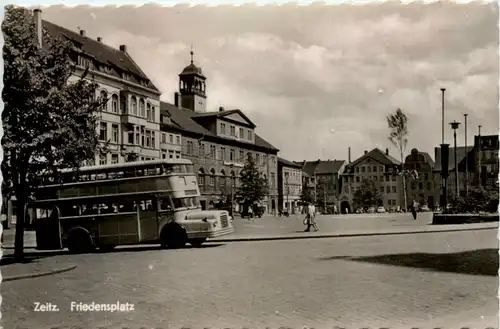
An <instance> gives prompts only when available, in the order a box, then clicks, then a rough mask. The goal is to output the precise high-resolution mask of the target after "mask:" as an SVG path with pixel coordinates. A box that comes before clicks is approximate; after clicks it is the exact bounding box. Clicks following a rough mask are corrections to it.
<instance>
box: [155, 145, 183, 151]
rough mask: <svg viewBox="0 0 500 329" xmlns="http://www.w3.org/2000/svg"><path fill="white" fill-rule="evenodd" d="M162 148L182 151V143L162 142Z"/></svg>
mask: <svg viewBox="0 0 500 329" xmlns="http://www.w3.org/2000/svg"><path fill="white" fill-rule="evenodd" d="M160 148H161V149H162V150H173V151H179V152H181V151H182V145H179V144H170V143H160Z"/></svg>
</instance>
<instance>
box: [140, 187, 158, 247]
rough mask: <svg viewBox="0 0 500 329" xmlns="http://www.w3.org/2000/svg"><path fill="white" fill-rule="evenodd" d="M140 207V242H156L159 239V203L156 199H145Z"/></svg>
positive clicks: (152, 197) (151, 197) (141, 201)
mask: <svg viewBox="0 0 500 329" xmlns="http://www.w3.org/2000/svg"><path fill="white" fill-rule="evenodd" d="M138 206H139V218H138V220H139V241H140V242H154V241H156V240H157V239H158V207H157V206H158V203H157V200H156V197H154V196H149V197H145V198H143V199H142V200H140V201H139V202H138Z"/></svg>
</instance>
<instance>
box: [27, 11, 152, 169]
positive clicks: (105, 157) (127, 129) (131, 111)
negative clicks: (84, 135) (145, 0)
mask: <svg viewBox="0 0 500 329" xmlns="http://www.w3.org/2000/svg"><path fill="white" fill-rule="evenodd" d="M33 18H34V20H35V25H36V27H37V33H38V34H39V35H42V31H43V30H45V31H47V32H48V33H49V35H50V36H51V37H52V38H61V37H63V38H65V39H66V40H69V41H70V42H71V43H72V45H73V47H74V49H75V51H74V53H72V54H71V59H72V61H73V62H74V64H75V65H76V67H75V72H74V75H73V76H71V77H70V78H69V81H68V82H69V83H72V82H75V81H77V80H78V79H80V78H81V76H82V75H83V73H84V72H85V70H86V69H87V68H88V76H89V77H90V78H91V79H93V81H94V82H96V83H97V84H98V85H99V88H98V90H97V91H96V97H103V98H106V99H107V103H106V104H104V106H103V107H102V110H101V111H100V112H99V113H98V115H99V122H98V124H97V127H96V130H97V134H98V135H99V139H100V140H101V141H102V142H103V143H104V142H108V145H109V151H108V152H107V153H103V154H96V158H95V161H90V163H89V164H93V163H95V164H111V163H123V162H126V161H134V160H143V161H144V160H153V159H159V158H160V94H161V93H160V91H159V90H158V89H157V88H156V87H155V86H154V85H153V83H152V82H151V80H150V79H149V78H148V77H147V76H146V75H145V74H144V72H142V70H141V69H140V67H139V66H138V65H137V64H136V63H135V62H134V61H133V59H132V58H131V57H130V55H129V54H128V53H127V46H126V45H121V46H120V47H119V49H115V48H113V47H111V46H108V45H106V44H105V43H104V41H103V39H102V38H100V37H97V38H96V39H95V40H94V39H92V38H90V37H88V36H87V35H86V32H85V30H80V31H79V33H76V32H74V31H71V30H68V29H66V28H64V27H61V26H59V25H56V24H53V23H51V22H48V21H45V20H43V19H42V14H41V10H39V9H37V10H34V11H33ZM39 40H40V41H41V42H42V46H43V47H46V46H47V43H46V42H44V41H43V38H42V37H39Z"/></svg>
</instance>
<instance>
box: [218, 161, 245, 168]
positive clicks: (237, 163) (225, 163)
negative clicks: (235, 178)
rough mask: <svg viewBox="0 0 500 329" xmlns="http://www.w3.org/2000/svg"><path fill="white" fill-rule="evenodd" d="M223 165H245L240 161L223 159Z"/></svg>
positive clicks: (239, 166) (240, 166) (241, 166)
mask: <svg viewBox="0 0 500 329" xmlns="http://www.w3.org/2000/svg"><path fill="white" fill-rule="evenodd" d="M223 163H224V166H228V167H231V166H233V167H236V168H243V167H244V166H245V165H244V164H243V163H241V162H236V161H224V162H223Z"/></svg>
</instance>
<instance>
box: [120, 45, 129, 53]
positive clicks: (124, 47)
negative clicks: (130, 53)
mask: <svg viewBox="0 0 500 329" xmlns="http://www.w3.org/2000/svg"><path fill="white" fill-rule="evenodd" d="M120 51H123V52H124V53H126V52H127V45H120Z"/></svg>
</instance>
